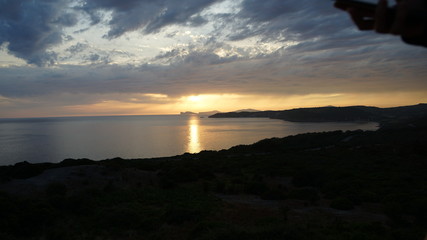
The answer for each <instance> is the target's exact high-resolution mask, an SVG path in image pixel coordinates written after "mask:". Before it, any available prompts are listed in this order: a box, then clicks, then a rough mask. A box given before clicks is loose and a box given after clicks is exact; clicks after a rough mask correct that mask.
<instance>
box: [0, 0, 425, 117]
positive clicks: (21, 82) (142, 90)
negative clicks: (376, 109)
mask: <svg viewBox="0 0 427 240" xmlns="http://www.w3.org/2000/svg"><path fill="white" fill-rule="evenodd" d="M89 33H90V34H89ZM85 37H87V38H85ZM132 44H133V45H138V46H139V45H141V46H139V47H138V48H130V47H129V48H128V46H127V45H132ZM0 45H1V46H2V48H3V49H4V50H5V51H7V52H8V53H9V54H11V55H13V56H15V57H17V58H19V59H23V60H25V61H26V62H27V63H28V65H15V66H4V67H0V111H1V110H2V109H3V110H4V111H6V110H7V111H12V109H13V108H22V109H25V108H31V107H34V106H36V105H37V104H44V105H49V106H50V105H56V106H57V107H61V106H62V107H64V109H66V108H68V107H70V106H77V105H79V106H84V105H85V104H100V103H103V102H105V101H107V102H108V101H116V102H127V103H136V102H137V103H138V104H142V103H147V104H154V103H156V104H161V103H162V102H163V103H165V102H168V103H170V102H171V101H172V100H177V99H180V97H182V96H188V95H194V94H240V95H242V96H243V95H247V96H249V95H250V96H258V97H259V96H266V97H267V96H276V97H277V96H320V95H321V96H336V94H338V95H339V94H353V95H357V94H358V93H365V94H373V96H375V94H380V95H381V94H384V93H397V92H399V91H401V92H402V91H403V92H406V93H411V92H414V93H415V92H427V82H426V81H425V79H426V78H427V70H426V68H425V66H427V53H426V49H423V48H420V47H413V46H408V45H405V44H403V43H402V42H401V41H400V39H398V38H396V37H393V36H383V35H377V34H374V33H367V32H359V31H357V30H356V29H355V27H354V26H353V24H352V23H351V21H350V20H349V18H348V16H347V15H346V14H345V13H343V12H341V11H339V10H336V9H334V8H333V6H332V3H331V2H329V1H313V0H286V1H283V0H264V1H259V0H240V1H232V0H182V1H176V0H86V1H80V0H56V1H52V0H33V1H28V0H3V1H0ZM110 45H114V46H110ZM142 45H144V46H142ZM145 45H147V46H145ZM105 46H107V47H105ZM135 49H136V50H137V51H135ZM0 54H1V51H0ZM0 56H1V55H0ZM117 59H122V60H121V61H118V60H117ZM136 59H137V60H138V61H136ZM0 60H1V59H0ZM12 65H13V64H12ZM147 94H148V95H147ZM150 94H162V95H161V96H167V98H168V99H169V100H168V101H166V100H165V98H152V97H147V96H154V95H150ZM126 96H129V97H126ZM156 96H157V95H156ZM130 99H131V100H130ZM132 99H133V100H132ZM159 99H160V100H159ZM305 99H307V98H305ZM49 102H55V104H53V103H52V104H51V103H49ZM6 106H7V107H6ZM245 107H250V106H245ZM183 110H187V109H183ZM208 110H211V109H208Z"/></svg>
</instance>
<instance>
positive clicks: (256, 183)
mask: <svg viewBox="0 0 427 240" xmlns="http://www.w3.org/2000/svg"><path fill="white" fill-rule="evenodd" d="M426 133H427V130H426V129H425V128H401V129H389V130H380V131H376V132H362V131H352V132H340V131H337V132H329V133H312V134H302V135H297V136H291V137H287V138H283V139H268V140H263V141H260V142H258V143H256V144H253V145H248V146H236V147H233V148H231V149H229V150H223V151H203V152H201V153H199V154H184V155H180V156H176V157H171V158H161V159H134V160H123V159H112V160H106V161H101V162H93V161H90V160H79V161H77V160H67V161H64V162H62V163H61V164H18V165H17V166H11V167H1V168H0V176H2V178H3V182H8V181H9V180H10V179H13V178H26V177H30V176H34V175H37V174H39V173H40V172H42V171H43V170H45V169H49V168H57V167H64V166H71V165H88V164H97V165H103V166H106V167H107V168H109V169H114V170H117V171H120V170H122V169H127V168H136V169H141V170H144V171H152V172H156V173H157V177H158V181H157V182H155V183H153V184H149V185H143V186H132V187H129V186H127V187H122V186H121V185H118V184H115V183H114V182H111V181H110V182H105V184H104V186H103V187H101V188H88V189H84V190H83V191H80V192H78V193H76V192H73V191H71V189H68V188H67V187H66V185H65V184H63V183H52V184H50V185H48V186H46V189H45V192H44V193H43V194H38V195H30V196H11V195H8V194H6V193H4V194H1V195H0V238H1V239H41V238H42V237H43V238H44V239H95V238H96V237H99V239H405V240H406V239H422V237H423V236H424V235H425V233H426V232H427V174H425V172H426V169H427V141H425V136H426Z"/></svg>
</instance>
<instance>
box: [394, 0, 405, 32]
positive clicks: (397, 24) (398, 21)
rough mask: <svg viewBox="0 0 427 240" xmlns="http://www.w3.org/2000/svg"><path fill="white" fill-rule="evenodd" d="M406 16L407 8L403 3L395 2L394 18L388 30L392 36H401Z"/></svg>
mask: <svg viewBox="0 0 427 240" xmlns="http://www.w3.org/2000/svg"><path fill="white" fill-rule="evenodd" d="M407 16H408V7H407V5H406V3H405V2H403V1H397V4H396V17H395V19H394V21H393V24H392V25H391V28H390V33H391V34H394V35H401V34H402V33H403V31H405V21H406V18H407Z"/></svg>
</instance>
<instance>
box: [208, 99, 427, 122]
mask: <svg viewBox="0 0 427 240" xmlns="http://www.w3.org/2000/svg"><path fill="white" fill-rule="evenodd" d="M425 116H427V104H418V105H413V106H404V107H393V108H378V107H366V106H350V107H317V108H298V109H292V110H282V111H259V112H228V113H217V114H214V115H212V116H210V118H272V119H282V120H286V121H291V122H343V121H352V122H353V121H372V122H381V123H383V124H386V123H389V122H396V121H404V120H405V119H414V118H419V117H425Z"/></svg>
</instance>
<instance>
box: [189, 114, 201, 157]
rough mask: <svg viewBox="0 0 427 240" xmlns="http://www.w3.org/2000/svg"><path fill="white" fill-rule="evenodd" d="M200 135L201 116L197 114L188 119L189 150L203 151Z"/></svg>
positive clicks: (190, 151)
mask: <svg viewBox="0 0 427 240" xmlns="http://www.w3.org/2000/svg"><path fill="white" fill-rule="evenodd" d="M199 136H200V133H199V118H198V117H197V116H192V117H191V118H190V119H189V120H188V147H187V152H189V153H198V152H200V151H202V147H201V145H200V138H199Z"/></svg>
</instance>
